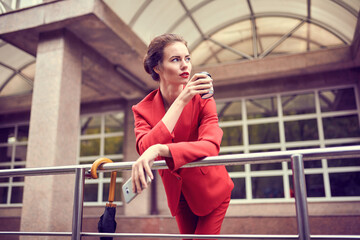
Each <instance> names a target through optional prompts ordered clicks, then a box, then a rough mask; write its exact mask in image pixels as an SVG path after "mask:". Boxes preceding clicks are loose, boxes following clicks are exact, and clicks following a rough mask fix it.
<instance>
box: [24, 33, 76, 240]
mask: <svg viewBox="0 0 360 240" xmlns="http://www.w3.org/2000/svg"><path fill="white" fill-rule="evenodd" d="M80 49H81V43H80V41H78V39H77V38H76V37H75V36H73V35H72V34H71V33H69V32H67V31H66V30H57V31H53V32H47V33H42V34H40V36H39V44H38V48H37V58H36V75H35V82H34V91H33V98H32V106H31V118H30V130H29V142H28V152H27V161H26V167H28V168H34V167H35V168H36V167H47V166H62V165H74V164H76V157H77V146H78V124H79V113H80V93H81V50H80ZM74 177H75V176H74V175H73V174H68V175H51V176H36V177H33V176H31V177H26V179H25V186H24V196H23V208H22V215H21V231H43V232H52V231H55V232H65V231H66V232H71V225H72V207H73V196H74V194H73V192H74ZM21 239H34V238H33V237H21ZM41 239H69V237H63V238H61V237H48V238H41Z"/></svg>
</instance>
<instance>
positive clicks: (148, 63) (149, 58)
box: [144, 33, 187, 81]
mask: <svg viewBox="0 0 360 240" xmlns="http://www.w3.org/2000/svg"><path fill="white" fill-rule="evenodd" d="M174 42H182V43H184V44H185V46H187V42H186V41H185V40H184V39H183V38H182V37H181V36H179V35H176V34H170V33H169V34H163V35H160V36H157V37H155V38H154V39H153V40H152V41H151V43H150V45H149V47H148V51H147V53H146V54H145V57H144V68H145V71H146V72H147V73H148V74H150V75H151V77H152V78H153V79H154V80H155V81H159V79H160V77H159V74H157V73H156V72H155V71H154V67H156V66H157V65H158V64H160V63H161V62H162V61H163V56H164V49H165V47H166V46H168V45H169V44H171V43H174Z"/></svg>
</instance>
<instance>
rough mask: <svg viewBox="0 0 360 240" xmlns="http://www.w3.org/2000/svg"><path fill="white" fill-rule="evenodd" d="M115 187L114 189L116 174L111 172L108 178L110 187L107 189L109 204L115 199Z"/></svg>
mask: <svg viewBox="0 0 360 240" xmlns="http://www.w3.org/2000/svg"><path fill="white" fill-rule="evenodd" d="M115 187H116V172H115V171H114V172H111V178H110V187H109V199H108V201H109V203H112V202H113V201H114V197H115Z"/></svg>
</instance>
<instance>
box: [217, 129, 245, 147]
mask: <svg viewBox="0 0 360 240" xmlns="http://www.w3.org/2000/svg"><path fill="white" fill-rule="evenodd" d="M222 130H223V132H224V134H223V138H222V141H221V146H222V147H223V146H237V145H242V144H243V135H242V126H236V127H223V128H222Z"/></svg>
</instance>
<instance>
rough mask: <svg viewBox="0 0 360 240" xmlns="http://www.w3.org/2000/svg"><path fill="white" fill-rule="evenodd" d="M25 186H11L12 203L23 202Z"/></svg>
mask: <svg viewBox="0 0 360 240" xmlns="http://www.w3.org/2000/svg"><path fill="white" fill-rule="evenodd" d="M23 192H24V187H12V188H11V203H22V199H23Z"/></svg>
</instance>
